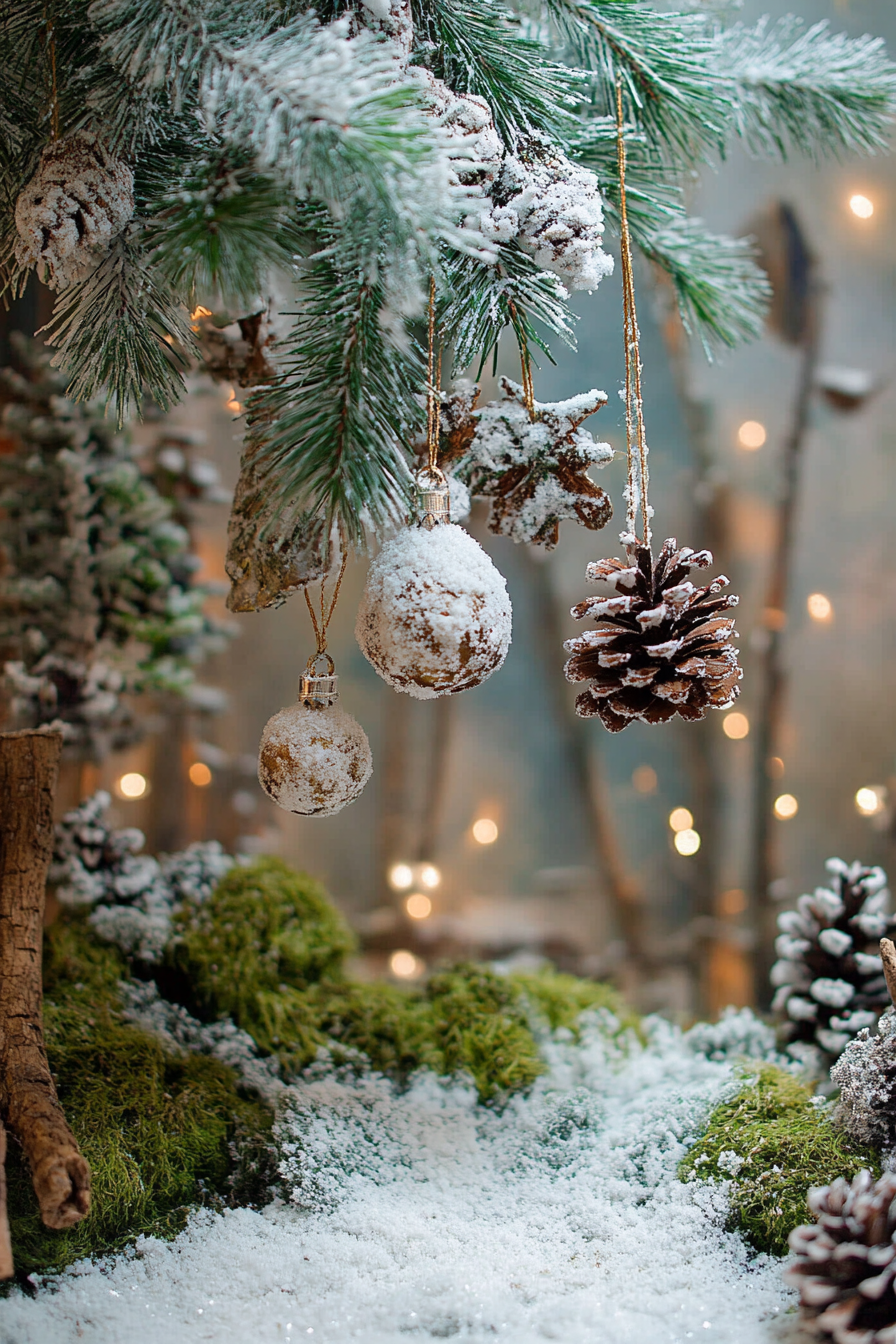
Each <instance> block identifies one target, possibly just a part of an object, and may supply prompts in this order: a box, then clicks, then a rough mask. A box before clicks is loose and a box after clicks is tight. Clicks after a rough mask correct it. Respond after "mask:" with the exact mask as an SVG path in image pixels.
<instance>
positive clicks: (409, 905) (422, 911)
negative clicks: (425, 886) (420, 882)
mask: <svg viewBox="0 0 896 1344" xmlns="http://www.w3.org/2000/svg"><path fill="white" fill-rule="evenodd" d="M404 908H405V910H406V911H407V913H408V914H409V915H410V917H411V919H429V916H430V915H431V914H432V901H431V900H430V899H429V897H428V896H426V895H424V893H423V892H422V891H415V892H414V893H413V894H412V895H411V896H409V897H408V898H407V900H406V901H405V903H404Z"/></svg>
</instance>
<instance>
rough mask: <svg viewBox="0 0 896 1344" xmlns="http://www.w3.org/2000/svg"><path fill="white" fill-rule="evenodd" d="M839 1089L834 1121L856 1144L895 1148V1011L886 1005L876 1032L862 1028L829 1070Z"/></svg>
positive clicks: (886, 1148)
mask: <svg viewBox="0 0 896 1344" xmlns="http://www.w3.org/2000/svg"><path fill="white" fill-rule="evenodd" d="M831 1082H832V1083H833V1084H834V1086H835V1087H838V1088H839V1089H840V1097H839V1100H838V1102H837V1110H836V1120H837V1123H838V1124H840V1125H842V1126H843V1128H844V1129H845V1130H846V1132H847V1134H849V1136H850V1137H851V1138H853V1139H855V1140H856V1141H857V1142H858V1143H868V1144H872V1145H873V1146H874V1147H875V1148H882V1149H885V1150H889V1149H892V1148H894V1147H896V1011H894V1009H892V1008H888V1009H887V1010H886V1012H885V1013H884V1014H883V1015H882V1017H881V1019H880V1022H879V1023H878V1026H877V1031H876V1032H872V1031H871V1030H870V1029H869V1028H868V1027H863V1028H862V1030H861V1031H860V1032H859V1034H858V1036H856V1038H855V1040H853V1041H850V1042H849V1045H847V1047H846V1049H845V1050H844V1051H843V1054H842V1055H841V1056H840V1058H839V1059H838V1060H837V1063H836V1064H835V1065H834V1067H833V1068H832V1069H831Z"/></svg>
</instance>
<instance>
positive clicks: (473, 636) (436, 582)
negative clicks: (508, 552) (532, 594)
mask: <svg viewBox="0 0 896 1344" xmlns="http://www.w3.org/2000/svg"><path fill="white" fill-rule="evenodd" d="M434 478H435V479H434ZM417 493H418V507H417V517H416V520H415V521H414V522H412V523H411V524H410V525H409V526H408V527H405V528H402V530H401V531H400V532H399V533H398V535H397V536H395V537H393V538H392V540H391V541H388V542H386V544H385V546H384V547H383V549H382V550H381V551H380V553H379V555H378V556H377V557H376V559H375V560H374V561H373V563H372V564H371V566H370V573H369V575H368V578H367V586H366V588H365V590H364V597H363V599H362V601H361V606H360V609H359V611H358V620H357V624H356V626H355V635H356V636H357V640H358V644H359V645H360V647H361V652H362V653H363V654H364V657H365V658H366V659H367V661H368V662H369V663H370V664H371V666H372V667H373V668H374V670H375V671H376V672H377V673H378V674H379V676H381V677H382V679H383V681H385V682H388V684H389V685H390V686H392V687H393V688H394V689H395V690H396V691H404V692H406V694H408V695H412V696H414V698H415V699H417V700H432V699H435V698H436V697H437V696H440V695H455V694H456V693H457V692H458V691H466V690H469V689H470V688H471V687H473V686H479V685H480V684H481V683H482V682H483V681H485V680H486V679H487V678H488V677H490V676H491V674H492V673H493V672H496V671H497V670H498V668H499V667H500V666H501V664H502V663H503V662H504V659H505V657H506V656H507V650H508V648H509V647H510V631H511V607H510V598H509V597H508V594H507V585H506V583H505V582H504V578H503V576H502V575H501V574H500V573H499V572H498V570H497V569H496V568H495V566H494V565H493V564H492V562H491V560H490V559H489V557H488V556H487V555H486V553H485V551H484V550H483V549H482V547H481V546H480V545H479V544H478V542H476V541H474V540H473V538H472V537H471V536H470V535H469V533H467V532H465V531H464V529H463V528H462V527H458V526H457V524H455V523H451V522H449V521H448V517H449V510H450V501H449V491H448V488H447V483H446V481H445V477H444V476H443V474H442V473H441V472H440V471H438V470H436V472H435V473H434V475H431V474H430V470H429V469H427V470H426V471H424V472H422V473H421V474H420V476H419V477H418V491H417Z"/></svg>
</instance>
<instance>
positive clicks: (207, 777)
mask: <svg viewBox="0 0 896 1344" xmlns="http://www.w3.org/2000/svg"><path fill="white" fill-rule="evenodd" d="M187 774H188V775H189V776H190V783H191V784H195V785H196V787H197V789H204V788H206V786H207V785H209V784H211V782H212V772H211V770H209V768H208V766H207V765H206V763H205V761H194V762H193V764H192V765H191V766H190V768H189V770H188V771H187Z"/></svg>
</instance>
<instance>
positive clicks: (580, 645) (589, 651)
mask: <svg viewBox="0 0 896 1344" xmlns="http://www.w3.org/2000/svg"><path fill="white" fill-rule="evenodd" d="M622 540H623V543H624V545H625V548H626V559H625V560H598V561H596V562H595V563H593V564H590V565H589V566H588V568H587V570H586V571H585V572H586V576H587V577H588V578H589V579H591V580H592V581H593V582H598V581H603V582H605V583H609V584H610V585H611V586H612V587H613V588H615V589H616V592H617V594H619V595H618V596H617V597H591V598H587V599H586V600H585V601H584V602H580V603H579V604H578V605H577V606H575V607H573V608H572V615H573V616H574V617H575V618H576V620H584V619H585V618H586V617H588V616H591V617H593V618H594V620H595V622H596V625H597V628H596V629H595V630H588V631H586V633H585V634H584V635H578V636H576V638H574V639H568V640H567V641H566V643H565V645H564V647H565V648H566V650H567V651H568V652H569V653H570V654H571V655H572V656H571V657H570V659H569V660H568V662H567V664H566V668H565V671H566V677H567V680H569V681H587V682H589V683H590V684H589V686H588V689H587V690H584V691H582V692H581V694H580V695H579V696H577V698H576V713H577V714H579V715H581V716H582V718H591V717H593V716H595V715H596V716H597V717H599V718H600V719H601V721H602V723H603V724H604V727H606V728H608V729H609V730H610V732H611V733H618V732H621V730H622V729H623V728H627V727H628V725H629V724H630V723H632V722H633V721H634V720H635V719H641V720H642V721H643V722H645V723H667V722H668V721H669V719H671V718H673V717H674V716H675V715H676V714H680V715H681V717H682V718H683V719H687V720H693V719H702V718H703V716H704V715H705V713H706V711H707V709H727V708H728V706H729V705H730V704H731V703H732V702H733V701H734V699H735V698H736V696H737V695H738V694H739V688H738V684H737V683H738V682H739V681H740V679H741V676H742V675H743V674H742V672H741V669H740V666H739V664H738V661H737V651H736V649H735V648H734V645H733V644H732V643H731V638H732V635H733V632H734V621H733V620H731V619H730V618H729V617H726V616H725V615H724V612H725V611H727V610H728V609H729V608H730V607H733V606H735V605H736V604H737V600H738V599H737V598H736V597H735V596H733V595H732V594H728V595H726V596H724V597H720V596H718V594H719V593H721V591H722V589H723V588H725V587H727V585H728V580H727V579H726V578H725V577H724V575H720V576H719V577H718V578H717V579H713V581H712V582H711V583H709V584H707V585H706V586H705V587H702V588H698V587H697V586H696V585H695V584H693V583H691V581H690V580H689V579H688V578H687V577H686V576H687V574H688V573H689V571H690V570H691V569H693V568H695V567H697V568H700V569H704V568H705V567H706V566H707V565H710V564H712V555H711V553H710V552H709V551H693V550H691V548H690V547H689V546H683V547H682V548H681V549H680V550H679V549H678V543H677V542H676V540H675V538H674V537H671V538H669V539H668V540H667V541H665V542H664V543H663V548H662V550H661V551H660V553H659V555H658V557H657V560H656V563H654V561H653V556H652V553H651V550H650V547H649V546H646V545H645V544H644V543H643V542H641V541H639V540H638V539H637V537H634V536H632V535H631V534H630V533H624V534H623V538H622Z"/></svg>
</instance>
